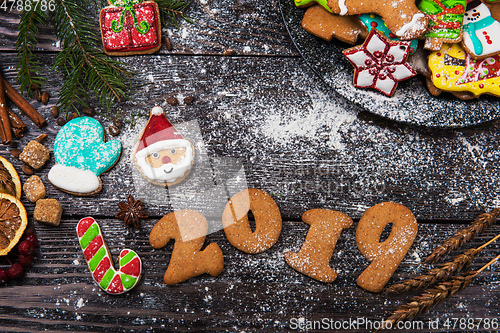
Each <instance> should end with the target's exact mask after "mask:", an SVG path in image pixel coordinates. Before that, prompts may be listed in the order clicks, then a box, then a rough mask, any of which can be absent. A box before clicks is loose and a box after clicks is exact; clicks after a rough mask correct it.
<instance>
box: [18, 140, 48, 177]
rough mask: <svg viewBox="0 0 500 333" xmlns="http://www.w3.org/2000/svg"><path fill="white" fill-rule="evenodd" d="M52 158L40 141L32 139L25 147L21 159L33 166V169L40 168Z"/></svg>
mask: <svg viewBox="0 0 500 333" xmlns="http://www.w3.org/2000/svg"><path fill="white" fill-rule="evenodd" d="M49 158H50V153H49V150H48V149H47V148H45V146H44V145H42V144H41V143H40V142H38V141H35V140H32V141H30V142H28V145H27V146H26V147H24V149H23V152H22V153H21V155H19V159H20V160H21V161H23V162H24V163H26V164H28V165H29V166H31V167H32V168H33V169H35V170H36V169H40V168H41V167H42V166H43V165H44V164H45V162H47V161H48V160H49Z"/></svg>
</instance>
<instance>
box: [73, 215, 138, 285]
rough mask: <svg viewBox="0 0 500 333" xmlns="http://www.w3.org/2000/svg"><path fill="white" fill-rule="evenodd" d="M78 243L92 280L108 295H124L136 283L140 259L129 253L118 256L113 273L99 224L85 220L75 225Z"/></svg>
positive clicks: (90, 218) (124, 252)
mask: <svg viewBox="0 0 500 333" xmlns="http://www.w3.org/2000/svg"><path fill="white" fill-rule="evenodd" d="M76 234H77V235H78V241H79V243H80V246H81V247H82V251H83V256H84V257H85V261H86V262H87V266H88V267H89V270H90V272H91V273H92V277H93V278H94V281H95V282H96V283H97V284H98V285H99V287H101V289H102V290H104V291H105V292H107V293H109V294H114V295H118V294H123V293H125V292H127V291H129V290H130V289H132V288H134V286H135V285H136V284H137V282H139V280H140V278H141V272H142V262H141V258H139V256H138V255H137V253H135V252H134V251H132V250H129V249H124V250H122V251H121V253H120V260H119V264H120V268H119V269H118V271H117V270H115V268H114V267H113V261H112V259H111V253H110V252H109V249H108V247H107V245H106V242H105V241H104V238H103V236H102V232H101V228H100V227H99V224H97V222H96V221H95V220H94V219H93V218H92V217H85V218H83V219H81V220H80V222H78V225H77V226H76Z"/></svg>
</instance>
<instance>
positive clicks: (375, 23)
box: [358, 14, 418, 54]
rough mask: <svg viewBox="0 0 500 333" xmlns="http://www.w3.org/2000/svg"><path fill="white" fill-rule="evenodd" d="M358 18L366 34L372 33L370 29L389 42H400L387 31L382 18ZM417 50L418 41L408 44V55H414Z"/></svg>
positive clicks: (367, 16) (364, 16) (369, 16)
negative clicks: (381, 34)
mask: <svg viewBox="0 0 500 333" xmlns="http://www.w3.org/2000/svg"><path fill="white" fill-rule="evenodd" d="M358 18H359V20H360V21H361V23H363V25H364V26H366V28H367V29H368V33H369V32H370V31H372V29H377V30H378V31H380V32H381V33H383V34H384V35H385V36H386V37H388V38H389V39H390V40H394V41H400V40H401V39H399V38H398V37H397V36H396V35H395V34H393V33H392V32H391V31H390V30H389V28H388V27H387V24H385V22H384V20H382V17H380V16H378V15H375V14H361V15H358ZM365 37H366V35H365ZM417 48H418V40H417V39H413V40H412V41H411V44H410V54H413V53H415V51H417Z"/></svg>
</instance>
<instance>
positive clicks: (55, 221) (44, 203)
mask: <svg viewBox="0 0 500 333" xmlns="http://www.w3.org/2000/svg"><path fill="white" fill-rule="evenodd" d="M61 215H62V206H61V204H60V203H59V201H57V200H56V199H40V200H38V201H37V202H36V206H35V214H34V218H35V221H38V222H42V223H47V224H50V225H53V226H58V225H59V223H61Z"/></svg>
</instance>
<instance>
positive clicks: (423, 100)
mask: <svg viewBox="0 0 500 333" xmlns="http://www.w3.org/2000/svg"><path fill="white" fill-rule="evenodd" d="M279 1H280V8H281V13H282V15H283V20H284V22H285V26H286V28H287V30H288V33H289V34H290V36H291V37H292V40H293V42H294V44H295V46H296V47H297V49H298V50H299V52H300V54H301V55H302V57H303V58H304V60H305V61H306V62H307V64H308V65H309V66H310V67H311V68H312V69H313V70H314V71H315V72H316V73H317V74H318V75H319V76H320V77H321V78H322V79H323V80H324V81H325V83H326V84H327V85H329V86H330V87H331V88H332V89H335V90H336V91H337V92H338V93H339V94H340V95H342V96H343V97H345V98H346V99H348V100H349V101H351V102H353V103H356V104H358V105H359V106H361V107H362V108H364V109H365V110H367V111H369V112H372V113H375V114H377V115H380V116H383V117H386V118H389V119H392V120H395V121H401V122H406V123H411V124H416V125H422V126H430V127H465V126H470V125H475V124H479V123H482V122H486V121H490V120H493V119H495V118H498V117H500V107H499V106H500V100H499V99H498V98H497V97H493V96H486V95H483V96H481V97H480V98H478V99H475V100H471V101H462V100H459V99H457V98H456V97H454V96H453V95H451V94H449V93H443V94H441V95H440V96H438V97H434V96H432V95H431V94H430V93H429V92H428V90H427V88H426V86H425V79H424V78H423V77H422V76H421V75H419V76H418V77H417V78H413V79H410V80H408V81H403V82H400V83H399V85H398V88H397V90H396V93H395V94H394V96H392V97H385V96H384V95H382V94H381V93H379V92H376V91H372V90H369V89H357V88H354V86H353V84H352V77H353V73H354V68H353V66H352V65H351V64H350V63H349V62H348V61H347V59H346V58H345V57H344V55H343V54H342V50H344V49H346V48H349V47H351V46H350V45H348V44H345V43H342V42H339V41H332V42H326V41H323V40H322V39H319V38H317V37H315V36H313V35H311V34H309V33H308V32H306V31H305V30H304V29H302V27H301V21H302V16H303V15H304V12H305V11H304V10H303V9H299V8H296V7H295V4H294V3H293V0H279Z"/></svg>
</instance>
